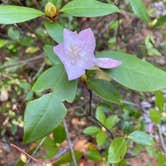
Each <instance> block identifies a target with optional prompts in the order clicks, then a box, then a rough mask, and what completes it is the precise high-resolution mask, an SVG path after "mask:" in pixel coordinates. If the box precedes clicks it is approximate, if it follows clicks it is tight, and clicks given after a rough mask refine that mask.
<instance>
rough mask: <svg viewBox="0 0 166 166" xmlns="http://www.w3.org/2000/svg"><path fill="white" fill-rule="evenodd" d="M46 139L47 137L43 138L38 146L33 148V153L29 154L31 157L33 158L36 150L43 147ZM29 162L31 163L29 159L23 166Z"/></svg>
mask: <svg viewBox="0 0 166 166" xmlns="http://www.w3.org/2000/svg"><path fill="white" fill-rule="evenodd" d="M46 138H47V137H44V138H43V139H42V140H41V141H40V143H39V145H38V146H37V147H36V148H35V150H34V151H33V153H32V154H31V156H34V155H35V154H36V153H37V152H38V150H39V149H40V147H41V146H42V145H43V143H44V142H45V140H46ZM30 162H31V158H29V160H28V161H27V162H26V164H25V166H26V165H28V164H29V163H30Z"/></svg>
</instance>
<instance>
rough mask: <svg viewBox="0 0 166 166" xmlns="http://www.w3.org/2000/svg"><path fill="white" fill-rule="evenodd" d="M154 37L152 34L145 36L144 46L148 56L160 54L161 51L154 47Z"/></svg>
mask: <svg viewBox="0 0 166 166" xmlns="http://www.w3.org/2000/svg"><path fill="white" fill-rule="evenodd" d="M154 44H155V42H154V37H153V36H149V35H148V36H146V38H145V46H146V49H147V53H148V55H149V56H154V55H155V56H161V53H160V52H159V51H158V50H157V49H156V48H155V47H154Z"/></svg>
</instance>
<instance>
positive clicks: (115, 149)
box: [107, 137, 127, 164]
mask: <svg viewBox="0 0 166 166" xmlns="http://www.w3.org/2000/svg"><path fill="white" fill-rule="evenodd" d="M126 152H127V143H126V140H125V139H124V138H120V137H119V138H118V137H117V138H115V139H114V140H113V141H112V143H111V145H110V147H109V150H108V159H107V163H108V164H115V163H119V162H120V161H121V160H122V159H123V158H124V156H125V154H126Z"/></svg>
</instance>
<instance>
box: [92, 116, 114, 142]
mask: <svg viewBox="0 0 166 166" xmlns="http://www.w3.org/2000/svg"><path fill="white" fill-rule="evenodd" d="M91 118H92V119H90V120H91V121H92V122H95V123H96V124H97V125H98V126H99V127H103V128H104V129H105V130H106V132H107V133H108V134H109V135H110V136H111V139H114V135H113V133H112V132H111V130H110V129H108V128H107V127H106V126H105V125H103V124H102V123H101V122H100V121H99V120H98V119H96V118H95V117H91Z"/></svg>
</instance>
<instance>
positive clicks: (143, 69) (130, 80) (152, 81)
mask: <svg viewBox="0 0 166 166" xmlns="http://www.w3.org/2000/svg"><path fill="white" fill-rule="evenodd" d="M97 56H98V57H110V58H114V59H117V60H119V61H121V62H122V65H121V66H119V67H117V68H114V69H111V70H105V71H106V73H107V74H108V75H109V76H110V77H111V78H112V79H114V80H115V81H117V82H119V83H120V84H122V85H124V86H126V87H128V88H130V89H133V90H137V91H143V92H145V91H156V90H160V89H164V88H166V72H164V71H162V70H160V69H158V68H157V67H154V66H153V65H151V64H150V63H148V62H146V61H143V60H141V59H139V58H137V57H135V56H134V55H130V54H126V53H123V52H113V51H104V52H102V53H99V54H98V55H97Z"/></svg>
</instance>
